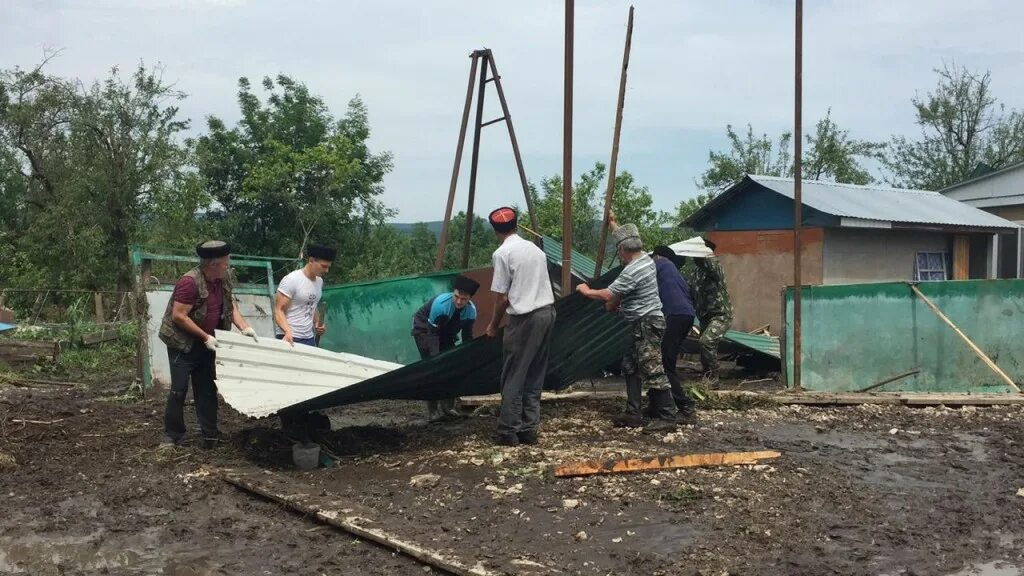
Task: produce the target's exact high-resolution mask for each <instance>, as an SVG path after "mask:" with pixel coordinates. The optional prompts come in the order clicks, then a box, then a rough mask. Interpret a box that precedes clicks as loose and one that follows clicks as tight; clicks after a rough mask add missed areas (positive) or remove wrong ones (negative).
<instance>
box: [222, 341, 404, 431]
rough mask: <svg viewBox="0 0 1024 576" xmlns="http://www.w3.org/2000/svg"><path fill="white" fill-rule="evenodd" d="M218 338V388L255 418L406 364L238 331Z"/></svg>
mask: <svg viewBox="0 0 1024 576" xmlns="http://www.w3.org/2000/svg"><path fill="white" fill-rule="evenodd" d="M216 338H217V341H218V342H219V343H220V347H219V348H217V390H218V391H219V392H220V394H221V396H223V397H224V401H225V402H227V403H228V404H230V405H231V407H233V408H234V409H235V410H238V411H239V412H241V413H242V414H245V415H247V416H254V417H257V418H259V417H263V416H269V415H271V414H274V413H275V412H277V411H278V410H280V409H282V408H285V407H287V406H291V405H292V404H297V403H299V402H302V401H304V400H309V399H310V398H316V397H317V396H320V395H321V394H325V393H327V392H332V391H334V390H339V389H341V388H345V387H346V386H351V385H352V384H356V383H359V382H362V381H363V380H367V379H370V378H373V377H375V376H379V375H381V374H384V373H387V372H390V371H392V370H395V369H396V368H401V367H402V365H401V364H395V363H394V362H384V361H383V360H374V359H372V358H366V357H363V356H356V355H355V354H346V353H343V352H341V353H339V352H330V351H327V350H322V349H320V348H314V347H312V346H303V345H301V344H296V345H295V347H294V348H293V347H291V346H289V345H288V344H286V343H285V342H282V341H280V340H277V339H275V338H260V339H259V342H256V341H254V340H253V339H252V338H249V337H248V336H242V335H241V334H239V333H237V332H225V331H222V330H218V331H217V334H216Z"/></svg>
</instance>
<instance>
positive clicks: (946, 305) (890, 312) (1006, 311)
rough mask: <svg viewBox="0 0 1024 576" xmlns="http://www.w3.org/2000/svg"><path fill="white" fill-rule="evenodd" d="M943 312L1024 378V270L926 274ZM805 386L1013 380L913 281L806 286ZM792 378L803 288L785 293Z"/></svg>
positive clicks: (917, 386)
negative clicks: (1004, 275) (797, 298)
mask: <svg viewBox="0 0 1024 576" xmlns="http://www.w3.org/2000/svg"><path fill="white" fill-rule="evenodd" d="M917 286H918V288H919V289H920V290H921V292H922V293H923V294H924V295H925V296H927V297H928V299H930V300H931V301H932V302H933V303H935V305H936V306H938V308H939V309H940V310H942V311H943V313H945V314H946V316H948V317H949V318H950V319H951V320H952V321H953V322H954V323H955V324H956V325H957V326H958V327H959V328H960V329H961V330H962V331H963V332H964V333H966V334H967V336H968V337H970V338H971V340H973V341H974V342H975V344H977V345H978V346H979V347H980V348H981V349H982V350H983V351H984V352H985V353H986V354H987V355H988V356H989V357H990V358H991V359H992V360H993V361H995V363H996V364H997V365H998V366H999V367H1000V368H1002V369H1003V371H1005V372H1006V373H1007V374H1008V375H1009V376H1010V378H1011V379H1013V381H1014V382H1017V383H1018V384H1019V383H1020V382H1021V381H1022V379H1024V345H1022V344H1024V280H969V281H951V282H923V283H920V284H918V285H917ZM802 308H803V320H802V321H803V325H802V328H801V331H802V343H801V344H802V348H803V362H802V365H801V372H802V377H801V380H802V385H803V387H804V388H805V389H808V390H814V391H828V392H850V391H858V390H862V389H864V388H866V387H868V386H871V385H872V384H875V383H878V382H881V381H883V380H886V379H889V378H892V377H894V376H898V375H901V374H906V373H908V372H911V371H915V370H918V371H919V372H918V373H916V374H914V375H911V376H908V377H905V378H902V379H899V380H896V381H894V382H891V383H889V384H886V385H884V386H882V387H880V388H877V389H876V390H877V391H885V392H896V391H904V392H949V393H953V392H955V393H999V392H1009V391H1010V389H1009V387H1008V386H1007V385H1006V384H1005V382H1003V381H1002V380H1001V379H1000V378H999V376H997V375H996V374H995V372H993V371H992V370H991V369H990V368H989V367H987V366H986V365H985V364H984V363H983V362H982V360H981V359H980V358H979V357H978V356H977V355H976V354H975V353H974V352H973V351H971V350H970V348H968V346H967V345H966V343H965V342H964V341H963V340H962V339H961V338H960V337H959V336H957V334H956V333H955V332H954V331H953V330H952V329H951V328H950V327H949V326H947V325H946V324H944V323H943V322H942V321H941V320H939V318H938V317H937V316H936V315H935V313H934V312H933V311H932V310H930V309H929V308H928V307H927V306H926V305H925V304H924V302H922V301H921V300H920V298H918V297H916V296H915V295H914V293H913V291H912V290H911V287H910V285H909V284H907V283H905V282H894V283H881V284H849V285H841V286H808V287H805V288H804V289H803V291H802ZM785 318H786V326H785V345H784V347H785V351H786V353H785V360H784V363H785V364H784V365H785V366H786V373H787V385H788V386H790V387H792V386H793V385H794V382H793V290H792V288H789V289H787V290H786V294H785Z"/></svg>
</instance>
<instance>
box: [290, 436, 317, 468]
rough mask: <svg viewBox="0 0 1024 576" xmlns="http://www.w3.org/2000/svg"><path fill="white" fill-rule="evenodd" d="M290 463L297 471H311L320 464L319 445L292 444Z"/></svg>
mask: <svg viewBox="0 0 1024 576" xmlns="http://www.w3.org/2000/svg"><path fill="white" fill-rule="evenodd" d="M292 462H294V463H295V467H296V468H298V469H299V470H312V469H314V468H316V467H317V466H318V465H319V464H320V445H319V444H314V443H310V444H303V443H301V442H296V443H295V444H292Z"/></svg>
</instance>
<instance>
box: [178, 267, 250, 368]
mask: <svg viewBox="0 0 1024 576" xmlns="http://www.w3.org/2000/svg"><path fill="white" fill-rule="evenodd" d="M186 277H187V278H191V279H192V280H193V281H194V282H195V283H196V289H197V292H196V303H195V304H194V305H193V306H192V310H190V311H189V313H188V317H189V318H191V319H192V321H193V322H195V323H196V324H197V325H199V326H202V325H203V322H204V321H205V320H206V299H207V298H209V296H210V293H209V292H208V291H207V290H206V278H205V277H204V276H203V272H202V270H200V269H199V268H193V269H192V270H189V271H188V272H186V273H185V274H184V275H183V276H182V278H186ZM223 282H224V302H223V304H222V305H221V310H220V321H218V322H217V328H218V329H219V330H230V329H231V319H232V318H233V317H234V309H235V299H234V297H233V296H232V294H231V291H232V288H234V279H233V275H232V273H231V272H230V271H229V272H228V274H227V275H226V276H224V280H223ZM173 309H174V298H173V297H172V298H171V299H170V301H168V302H167V310H166V311H164V319H163V321H162V322H161V323H160V340H162V341H163V343H164V344H166V345H167V347H168V348H173V349H175V350H181V351H182V352H190V351H191V350H192V345H193V344H194V343H195V340H196V339H195V337H194V336H192V334H190V333H188V332H186V331H185V330H183V329H182V328H181V327H179V326H178V325H177V324H175V323H174V320H173V319H172V318H171V311H172V310H173Z"/></svg>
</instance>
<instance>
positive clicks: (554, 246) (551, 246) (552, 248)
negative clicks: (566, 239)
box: [541, 236, 615, 280]
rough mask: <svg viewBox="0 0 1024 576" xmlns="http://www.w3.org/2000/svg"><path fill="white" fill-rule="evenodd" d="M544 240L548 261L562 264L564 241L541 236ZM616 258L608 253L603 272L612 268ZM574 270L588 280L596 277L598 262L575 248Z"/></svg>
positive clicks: (573, 257) (573, 252) (573, 256)
mask: <svg viewBox="0 0 1024 576" xmlns="http://www.w3.org/2000/svg"><path fill="white" fill-rule="evenodd" d="M541 238H542V239H543V241H544V254H545V255H547V257H548V262H551V263H552V264H555V265H557V266H561V265H562V243H561V242H559V241H558V240H555V239H554V238H549V237H548V236H541ZM614 260H615V254H614V253H613V254H610V255H609V254H606V255H605V261H604V263H603V265H602V268H603V270H602V274H603V273H605V272H607V271H608V270H611V268H612V266H611V263H612V261H614ZM571 264H572V272H573V274H576V275H577V276H579V277H580V278H586V279H587V280H589V279H591V278H593V277H594V270H595V269H596V268H597V262H595V261H594V260H592V259H590V258H589V257H587V256H584V255H583V254H580V253H579V252H577V251H575V250H573V251H572V262H571Z"/></svg>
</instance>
